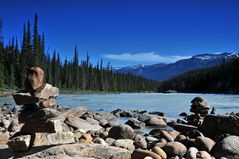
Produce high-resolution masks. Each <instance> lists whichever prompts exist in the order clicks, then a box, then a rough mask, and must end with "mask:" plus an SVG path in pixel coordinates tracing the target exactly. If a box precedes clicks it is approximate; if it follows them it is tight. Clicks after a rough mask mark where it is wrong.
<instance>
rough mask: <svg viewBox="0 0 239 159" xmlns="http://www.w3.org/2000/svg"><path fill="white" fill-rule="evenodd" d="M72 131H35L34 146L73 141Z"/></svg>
mask: <svg viewBox="0 0 239 159" xmlns="http://www.w3.org/2000/svg"><path fill="white" fill-rule="evenodd" d="M74 142H75V139H74V134H73V133H72V132H57V133H35V140H34V146H49V145H60V144H69V143H74Z"/></svg>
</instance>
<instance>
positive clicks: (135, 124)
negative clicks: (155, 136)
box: [125, 118, 145, 129]
mask: <svg viewBox="0 0 239 159" xmlns="http://www.w3.org/2000/svg"><path fill="white" fill-rule="evenodd" d="M125 124H127V125H129V126H131V127H132V128H133V129H144V127H145V123H143V122H141V121H138V120H137V119H135V118H131V119H129V120H128V121H127V122H126V123H125Z"/></svg>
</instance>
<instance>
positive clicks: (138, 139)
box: [133, 134, 147, 149]
mask: <svg viewBox="0 0 239 159" xmlns="http://www.w3.org/2000/svg"><path fill="white" fill-rule="evenodd" d="M133 140H134V146H135V148H136V149H137V148H141V149H147V142H146V140H145V138H144V137H142V136H141V135H139V134H136V135H135V136H134V138H133Z"/></svg>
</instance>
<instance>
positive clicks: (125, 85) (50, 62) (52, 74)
mask: <svg viewBox="0 0 239 159" xmlns="http://www.w3.org/2000/svg"><path fill="white" fill-rule="evenodd" d="M1 31H2V21H1V20H0V88H11V89H22V88H24V83H25V77H26V71H27V69H28V68H30V67H32V66H39V67H41V68H43V69H44V71H45V81H46V82H48V83H52V84H53V85H54V86H57V87H59V88H61V89H64V90H76V91H78V90H83V91H84V90H92V91H106V92H107V91H110V92H116V91H117V92H118V91H123V92H140V91H154V90H156V89H155V88H157V86H158V82H155V81H152V80H148V79H145V78H141V77H137V76H134V75H130V74H127V75H125V74H120V73H114V72H113V71H112V68H111V66H110V64H109V63H108V64H107V66H104V65H103V60H101V61H100V62H98V63H97V64H96V65H93V64H92V63H91V62H90V58H89V56H88V54H87V56H86V58H85V59H83V60H81V61H79V58H78V50H77V47H76V46H75V51H74V57H73V60H67V59H65V60H64V62H62V60H61V59H60V55H59V53H56V50H54V52H53V56H52V57H51V56H50V54H49V53H46V51H45V37H44V33H42V34H40V33H39V31H38V16H37V15H35V17H34V25H33V29H32V28H31V24H30V22H29V21H28V22H27V23H24V25H23V39H22V43H21V47H20V48H19V44H18V38H17V37H13V38H12V39H10V40H9V42H8V44H4V42H3V36H2V34H1Z"/></svg>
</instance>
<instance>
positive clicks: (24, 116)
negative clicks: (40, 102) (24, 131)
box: [18, 108, 60, 123]
mask: <svg viewBox="0 0 239 159" xmlns="http://www.w3.org/2000/svg"><path fill="white" fill-rule="evenodd" d="M59 115H60V112H59V111H57V110H56V109H51V108H43V109H39V110H38V109H25V110H22V111H21V113H20V114H19V117H18V120H19V122H20V123H36V122H39V121H43V120H47V119H50V118H54V117H57V116H59Z"/></svg>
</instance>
